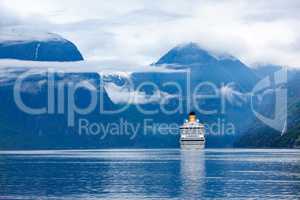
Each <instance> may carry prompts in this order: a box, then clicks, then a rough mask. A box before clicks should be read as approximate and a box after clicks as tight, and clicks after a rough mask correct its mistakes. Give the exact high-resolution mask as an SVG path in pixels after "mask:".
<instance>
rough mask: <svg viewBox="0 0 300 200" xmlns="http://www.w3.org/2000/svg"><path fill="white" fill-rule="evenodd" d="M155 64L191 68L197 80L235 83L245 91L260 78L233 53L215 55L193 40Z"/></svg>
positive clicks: (172, 50) (171, 51)
mask: <svg viewBox="0 0 300 200" xmlns="http://www.w3.org/2000/svg"><path fill="white" fill-rule="evenodd" d="M155 65H156V66H160V65H167V66H169V67H171V68H189V69H191V72H192V73H191V74H192V76H193V79H194V80H196V81H197V82H201V81H202V82H205V81H210V82H212V83H214V84H217V85H221V84H222V83H225V84H226V83H234V84H235V85H237V86H238V87H239V89H241V90H243V91H249V90H251V89H252V88H253V86H254V85H255V83H256V82H257V80H258V77H257V76H256V74H255V73H254V72H253V71H252V70H251V69H250V68H249V67H247V66H246V65H245V64H244V63H242V62H241V61H240V60H239V59H237V58H234V57H233V56H231V55H221V56H218V55H215V54H213V53H210V52H208V51H206V50H204V49H202V48H201V47H200V46H199V45H198V44H197V43H193V42H190V43H186V44H181V45H178V46H177V47H175V48H173V49H171V50H170V51H168V52H167V53H166V54H165V55H163V56H162V57H161V58H160V59H159V60H158V61H157V62H156V63H155Z"/></svg>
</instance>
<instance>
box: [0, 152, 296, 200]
mask: <svg viewBox="0 0 300 200" xmlns="http://www.w3.org/2000/svg"><path fill="white" fill-rule="evenodd" d="M299 153H300V150H247V149H243V150H237V149H205V150H200V151H190V150H188V151H183V150H179V149H135V150H127V149H116V150H51V151H50V150H49V151H0V188H1V189H0V199H200V198H201V199H216V198H217V199H228V198H231V199H232V198H234V199H241V198H243V199H245V198H247V199H296V198H299V197H300V157H299Z"/></svg>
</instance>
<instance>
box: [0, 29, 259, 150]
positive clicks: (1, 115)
mask: <svg viewBox="0 0 300 200" xmlns="http://www.w3.org/2000/svg"><path fill="white" fill-rule="evenodd" d="M26 37H27V38H26ZM26 37H24V36H23V37H22V38H23V40H24V41H25V39H24V38H26V41H32V40H33V39H32V36H31V35H30V36H26ZM36 37H37V36H35V40H38V41H40V40H43V41H45V40H46V41H49V39H48V38H47V37H48V35H39V39H36ZM41 38H42V39H41ZM50 38H52V36H51V37H50ZM5 41H9V40H8V39H6V40H5ZM22 55H23V52H18V56H19V57H21V56H22ZM49 57H51V55H49ZM153 67H167V68H171V69H173V70H175V71H174V73H162V72H151V73H150V72H145V73H132V74H131V75H130V76H129V77H125V76H121V75H120V76H119V75H118V74H102V75H101V76H99V75H98V74H96V73H66V74H63V76H61V75H58V74H54V77H55V80H56V82H55V84H54V89H55V90H54V92H55V97H56V98H58V96H61V94H59V93H58V89H59V86H61V84H62V83H69V84H72V83H73V84H75V83H78V82H83V83H84V84H83V85H82V87H80V89H79V90H78V91H77V92H76V93H75V94H74V99H75V100H76V105H78V106H81V107H84V106H85V105H87V104H88V103H89V101H90V98H91V95H90V92H89V90H88V89H89V88H91V84H94V86H95V88H94V90H92V91H93V93H96V95H97V96H98V98H99V97H100V96H102V98H99V99H98V101H97V104H96V106H95V109H94V111H92V112H91V113H89V114H88V115H84V114H75V118H74V120H75V126H74V127H68V125H67V122H68V117H69V116H68V113H69V112H67V111H68V110H67V109H68V106H67V105H65V106H64V109H65V112H64V113H56V112H55V113H54V114H42V115H30V114H26V113H24V112H22V111H21V110H20V109H19V108H18V107H17V105H16V104H15V102H14V99H13V98H14V96H13V85H14V83H15V79H16V77H18V76H19V75H20V74H22V73H23V72H25V71H26V69H10V70H9V71H5V76H3V77H5V79H3V80H2V79H1V80H0V82H1V83H2V84H1V85H0V97H1V101H2V104H1V105H0V110H1V112H0V148H2V149H33V148H34V149H41V148H104V147H105V148H119V147H136V148H137V147H149V148H151V147H152V148H154V147H178V146H179V143H178V141H179V135H178V132H179V130H175V133H174V131H173V132H172V134H158V132H157V131H158V130H157V129H160V127H156V126H157V125H159V124H164V125H165V124H172V123H176V124H182V123H183V120H184V119H185V118H186V113H188V112H189V110H188V106H190V107H191V109H194V108H196V106H200V107H202V108H205V109H208V108H209V109H216V110H217V113H215V114H205V113H201V112H200V113H197V114H198V116H199V118H200V121H201V122H203V123H206V124H207V125H208V126H210V125H214V124H216V123H219V122H221V123H223V122H224V123H226V124H227V123H232V124H233V125H234V127H235V133H236V134H237V135H240V134H241V133H242V132H243V131H244V129H247V128H248V127H249V126H250V125H251V124H252V122H253V120H254V117H253V113H252V111H251V107H250V105H249V102H247V93H248V92H250V91H251V90H252V88H253V86H254V85H255V83H256V81H257V80H258V78H257V76H256V75H255V73H253V72H252V71H251V69H250V68H248V67H247V66H246V65H245V64H243V63H242V62H241V61H239V60H238V59H237V58H234V57H232V56H228V55H227V56H216V55H214V54H213V53H211V52H209V51H206V50H204V49H202V48H200V47H199V45H197V44H195V43H188V44H184V45H179V46H177V47H174V48H173V49H171V50H170V51H168V52H167V53H166V54H165V55H163V56H162V57H161V59H159V60H158V61H157V62H155V63H154V65H153ZM182 69H190V70H191V77H190V83H191V84H190V85H191V88H188V85H187V80H188V79H187V77H186V74H185V73H182ZM14 70H15V71H14ZM22 70H23V71H22ZM8 75H9V76H10V77H13V78H11V79H9V81H7V77H6V76H8ZM0 78H1V77H0ZM146 81H150V82H152V83H155V84H156V85H157V88H153V87H149V86H148V87H143V88H140V89H141V91H137V89H138V86H140V84H141V83H144V82H146ZM204 81H208V82H210V83H212V84H214V85H215V86H216V89H217V92H218V93H219V94H220V95H221V96H219V98H217V99H204V100H201V101H199V102H194V101H191V102H190V101H188V98H189V96H188V91H189V90H190V89H191V90H192V91H193V90H194V89H195V87H196V86H197V85H198V84H199V83H202V82H204ZM128 82H132V84H133V86H134V88H133V89H131V88H130V87H129V86H128ZM168 82H176V83H178V85H179V86H180V88H182V94H181V95H180V99H181V100H182V102H179V100H178V98H176V92H178V91H177V90H176V88H174V87H170V86H169V87H166V86H165V85H164V84H165V83H168ZM47 88H48V82H47V74H45V73H41V74H33V75H32V76H31V77H30V78H28V79H26V80H25V81H24V85H23V87H22V88H21V93H22V94H21V95H22V98H23V100H24V102H25V103H26V104H27V105H31V106H34V107H41V106H45V105H47V102H48V99H47V95H48V91H47ZM101 88H103V90H101ZM63 89H64V90H63V91H64V92H65V93H64V96H63V97H62V99H65V103H66V102H67V100H68V98H69V97H68V94H67V92H68V87H67V85H65V88H63ZM101 92H102V93H101ZM199 92H200V94H201V93H202V92H204V93H205V92H207V91H206V90H204V91H199ZM131 94H134V95H136V97H137V98H136V99H134V100H133V101H131V102H130V103H129V105H128V107H127V108H126V110H124V111H122V112H121V113H118V114H107V113H103V112H99V111H100V110H101V109H103V108H104V109H105V110H109V111H114V110H117V109H120V108H121V107H122V106H123V105H124V104H126V97H128V96H130V95H131ZM224 95H226V98H225V101H226V107H225V108H224V110H225V113H222V112H221V111H220V110H221V109H220V108H221V106H222V103H224V102H223V100H222V98H221V97H223V96H224ZM164 97H168V98H169V99H168V101H166V102H164V101H163V98H164ZM174 97H175V98H174ZM56 103H57V102H56ZM180 103H182V105H181V104H180ZM162 106H164V108H165V109H166V110H172V109H174V108H177V107H178V106H182V108H183V109H182V111H181V112H179V111H178V112H174V113H171V114H166V113H165V112H163V111H162V110H161V107H162ZM55 108H56V109H55V110H56V111H57V108H58V105H55ZM141 108H142V109H144V110H146V111H156V110H157V112H153V113H151V114H144V113H143V112H141V111H140V110H141ZM81 118H83V119H87V120H89V122H90V124H95V123H97V124H101V126H105V127H107V125H111V124H115V123H118V122H120V120H127V122H128V123H130V124H134V125H138V124H140V125H141V126H142V127H140V129H139V130H138V133H137V134H136V137H134V138H133V139H132V138H130V136H131V135H116V134H111V135H108V136H107V137H105V138H104V139H100V138H101V136H102V135H101V134H102V133H100V135H99V134H98V135H92V134H80V133H79V131H78V124H79V120H80V119H81ZM241 119H243V120H241ZM144 120H151V122H150V124H148V125H152V126H153V127H152V126H151V127H150V128H149V126H144V122H145V121H144ZM217 125H221V126H222V124H217ZM95 127H96V126H95ZM211 127H212V126H211ZM111 130H114V129H111ZM212 131H213V130H210V129H207V132H208V133H209V134H210V135H209V136H207V146H208V147H230V146H231V145H232V143H233V141H234V138H235V137H236V136H235V135H226V133H224V135H222V133H220V134H221V135H213V134H212V133H211V132H212ZM120 133H122V132H120ZM218 134H219V133H218Z"/></svg>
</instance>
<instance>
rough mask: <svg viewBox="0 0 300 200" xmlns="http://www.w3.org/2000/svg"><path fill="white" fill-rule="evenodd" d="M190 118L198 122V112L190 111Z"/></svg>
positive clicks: (190, 120)
mask: <svg viewBox="0 0 300 200" xmlns="http://www.w3.org/2000/svg"><path fill="white" fill-rule="evenodd" d="M188 119H189V122H196V121H197V117H196V113H195V112H190V114H189V118H188Z"/></svg>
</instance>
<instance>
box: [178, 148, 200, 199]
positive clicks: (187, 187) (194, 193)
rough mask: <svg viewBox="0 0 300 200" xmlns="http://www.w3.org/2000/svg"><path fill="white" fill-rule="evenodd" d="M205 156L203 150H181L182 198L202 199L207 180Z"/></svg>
mask: <svg viewBox="0 0 300 200" xmlns="http://www.w3.org/2000/svg"><path fill="white" fill-rule="evenodd" d="M204 156H205V154H204V151H203V150H201V149H200V150H197V149H194V150H181V152H180V166H181V167H180V175H181V176H180V177H181V181H182V189H181V191H182V198H188V197H190V198H195V197H199V198H200V197H202V193H203V191H202V188H203V184H204V180H205V165H204V161H205V158H204ZM190 198H189V199H190Z"/></svg>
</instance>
